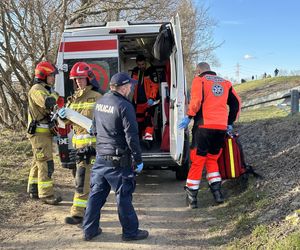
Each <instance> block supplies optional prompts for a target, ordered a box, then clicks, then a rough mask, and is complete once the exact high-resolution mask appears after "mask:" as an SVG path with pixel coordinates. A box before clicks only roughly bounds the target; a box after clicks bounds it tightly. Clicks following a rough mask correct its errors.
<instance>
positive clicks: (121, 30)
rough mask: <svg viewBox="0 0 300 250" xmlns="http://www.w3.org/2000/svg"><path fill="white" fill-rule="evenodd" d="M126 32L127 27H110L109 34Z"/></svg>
mask: <svg viewBox="0 0 300 250" xmlns="http://www.w3.org/2000/svg"><path fill="white" fill-rule="evenodd" d="M118 33H126V29H120V28H114V29H110V31H109V34H118Z"/></svg>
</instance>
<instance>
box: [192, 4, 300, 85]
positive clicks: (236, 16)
mask: <svg viewBox="0 0 300 250" xmlns="http://www.w3.org/2000/svg"><path fill="white" fill-rule="evenodd" d="M195 2H196V4H204V6H206V7H208V8H209V10H208V13H209V16H210V17H211V18H213V19H215V20H216V21H217V23H218V25H217V27H216V28H215V29H214V36H213V37H214V40H215V42H216V43H222V42H224V43H223V45H222V46H221V47H220V48H218V49H216V51H215V54H216V57H217V59H218V60H219V62H220V67H217V68H214V70H215V71H216V72H217V73H218V74H220V75H222V76H223V77H227V78H229V79H231V80H233V79H237V76H239V79H242V78H244V79H247V80H248V79H251V78H252V76H254V78H255V79H256V78H257V79H260V78H261V77H262V75H263V74H264V73H267V74H270V75H272V76H273V75H274V70H275V69H276V68H278V69H279V75H280V74H287V73H291V71H294V72H295V71H298V73H299V74H300V1H299V0H285V1H281V0H195ZM238 69H239V70H238ZM237 72H239V73H237Z"/></svg>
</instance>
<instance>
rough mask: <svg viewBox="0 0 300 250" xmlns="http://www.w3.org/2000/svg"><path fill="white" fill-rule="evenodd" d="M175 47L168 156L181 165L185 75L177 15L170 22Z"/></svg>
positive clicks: (172, 57)
mask: <svg viewBox="0 0 300 250" xmlns="http://www.w3.org/2000/svg"><path fill="white" fill-rule="evenodd" d="M171 24H172V32H173V36H174V42H175V46H174V48H173V52H172V54H171V56H170V66H171V84H170V154H171V156H172V158H173V159H174V160H175V161H176V162H177V163H178V164H179V165H182V163H183V150H184V139H185V138H184V133H185V132H184V130H183V129H178V124H179V122H180V121H181V120H182V118H183V117H184V115H185V98H186V96H185V74H184V65H183V52H182V45H181V28H180V20H179V15H178V14H177V15H176V17H175V18H172V20H171Z"/></svg>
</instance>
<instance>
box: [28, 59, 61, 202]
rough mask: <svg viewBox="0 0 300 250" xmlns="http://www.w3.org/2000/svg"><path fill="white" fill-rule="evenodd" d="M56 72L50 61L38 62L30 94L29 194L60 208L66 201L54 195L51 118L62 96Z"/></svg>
mask: <svg viewBox="0 0 300 250" xmlns="http://www.w3.org/2000/svg"><path fill="white" fill-rule="evenodd" d="M56 73H57V70H56V68H55V67H54V66H53V65H52V64H51V63H50V62H47V61H44V62H40V63H38V65H37V66H36V68H35V78H34V84H33V86H32V87H31V88H30V90H29V92H28V102H29V103H28V128H27V135H28V138H29V140H30V143H31V145H32V151H33V165H32V167H31V169H30V173H29V179H28V188H27V192H28V193H29V195H30V197H31V198H32V199H39V198H40V199H41V200H42V201H43V202H44V203H46V204H50V205H57V204H58V203H59V202H60V201H61V200H62V198H61V197H60V196H55V195H54V191H53V179H52V174H53V172H54V162H53V155H52V154H53V151H52V139H53V134H52V133H51V127H52V126H51V124H52V123H51V116H50V115H51V111H53V108H54V107H55V105H56V100H57V99H58V94H57V93H56V92H54V91H53V85H54V82H55V74H56Z"/></svg>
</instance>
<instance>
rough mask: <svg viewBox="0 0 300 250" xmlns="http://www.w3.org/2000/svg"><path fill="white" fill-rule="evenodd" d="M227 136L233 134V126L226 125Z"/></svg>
mask: <svg viewBox="0 0 300 250" xmlns="http://www.w3.org/2000/svg"><path fill="white" fill-rule="evenodd" d="M226 132H227V134H232V132H233V126H232V125H227V131H226Z"/></svg>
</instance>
